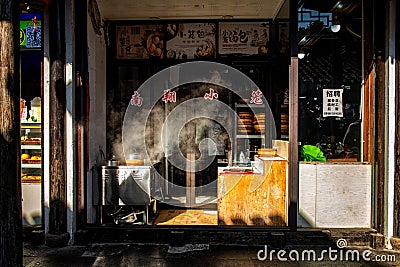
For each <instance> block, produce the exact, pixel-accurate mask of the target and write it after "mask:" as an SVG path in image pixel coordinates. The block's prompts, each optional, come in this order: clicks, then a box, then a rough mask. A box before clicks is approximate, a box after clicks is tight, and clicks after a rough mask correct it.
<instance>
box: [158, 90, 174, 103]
mask: <svg viewBox="0 0 400 267" xmlns="http://www.w3.org/2000/svg"><path fill="white" fill-rule="evenodd" d="M161 100H162V101H164V103H168V102H173V103H175V102H176V92H171V91H170V90H164V96H163V98H162V99H161Z"/></svg>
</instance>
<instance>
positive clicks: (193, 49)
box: [166, 23, 216, 59]
mask: <svg viewBox="0 0 400 267" xmlns="http://www.w3.org/2000/svg"><path fill="white" fill-rule="evenodd" d="M215 29H216V24H215V23H181V24H167V29H166V40H167V43H166V46H167V58H176V59H187V58H188V59H193V58H210V57H215Z"/></svg>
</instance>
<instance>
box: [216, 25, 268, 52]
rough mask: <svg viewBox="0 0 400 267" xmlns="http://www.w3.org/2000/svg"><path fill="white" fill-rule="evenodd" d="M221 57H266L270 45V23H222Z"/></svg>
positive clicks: (219, 49)
mask: <svg viewBox="0 0 400 267" xmlns="http://www.w3.org/2000/svg"><path fill="white" fill-rule="evenodd" d="M218 41H219V44H218V53H219V54H220V55H229V54H231V55H232V54H236V55H266V54H267V52H268V43H269V23H268V22H221V23H220V24H219V40H218Z"/></svg>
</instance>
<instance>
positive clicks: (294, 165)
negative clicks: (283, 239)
mask: <svg viewBox="0 0 400 267" xmlns="http://www.w3.org/2000/svg"><path fill="white" fill-rule="evenodd" d="M297 5H298V1H294V0H290V67H289V175H288V177H289V181H288V195H289V197H288V201H289V207H288V221H289V222H288V224H289V227H290V228H291V230H296V229H297V214H298V202H299V159H298V133H299V131H298V90H299V88H298V87H299V84H298V72H299V71H298V70H299V67H298V66H299V62H298V58H297V54H298V40H297V39H298V38H297V23H298V22H297V19H298V18H297V9H298V6H297Z"/></svg>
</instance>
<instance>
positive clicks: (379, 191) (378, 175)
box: [374, 56, 385, 233]
mask: <svg viewBox="0 0 400 267" xmlns="http://www.w3.org/2000/svg"><path fill="white" fill-rule="evenodd" d="M375 92H376V95H375V110H376V111H377V112H376V113H375V114H376V117H375V126H376V127H375V162H374V171H375V173H374V176H375V207H376V209H375V225H374V227H375V228H376V229H377V230H378V231H379V232H380V233H383V230H384V191H385V142H384V140H385V112H383V111H384V110H385V63H384V62H383V61H382V57H381V56H378V58H377V61H376V78H375Z"/></svg>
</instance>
